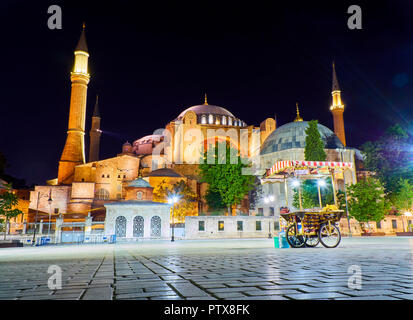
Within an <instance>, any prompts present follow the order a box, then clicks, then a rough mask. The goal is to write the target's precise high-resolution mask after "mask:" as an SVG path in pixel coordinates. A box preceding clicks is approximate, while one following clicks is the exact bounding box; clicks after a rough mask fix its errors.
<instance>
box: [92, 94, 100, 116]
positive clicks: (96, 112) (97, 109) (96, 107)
mask: <svg viewBox="0 0 413 320" xmlns="http://www.w3.org/2000/svg"><path fill="white" fill-rule="evenodd" d="M92 117H97V118H100V112H99V95H96V103H95V108H94V109H93V116H92Z"/></svg>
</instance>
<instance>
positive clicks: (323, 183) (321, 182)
mask: <svg viewBox="0 0 413 320" xmlns="http://www.w3.org/2000/svg"><path fill="white" fill-rule="evenodd" d="M318 185H319V186H320V187H325V186H326V182H325V181H324V180H318Z"/></svg>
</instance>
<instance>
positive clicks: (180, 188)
mask: <svg viewBox="0 0 413 320" xmlns="http://www.w3.org/2000/svg"><path fill="white" fill-rule="evenodd" d="M174 195H176V196H178V198H179V201H178V202H177V203H176V205H175V208H174V213H173V214H174V216H173V218H174V219H173V221H176V220H178V221H182V222H183V221H185V217H186V216H193V215H195V214H196V208H197V201H196V200H197V196H196V194H195V193H194V192H193V191H192V189H191V188H190V187H189V185H188V184H187V183H186V182H185V181H184V180H180V181H178V182H177V183H175V184H174V185H173V186H172V188H168V189H167V197H170V196H174Z"/></svg>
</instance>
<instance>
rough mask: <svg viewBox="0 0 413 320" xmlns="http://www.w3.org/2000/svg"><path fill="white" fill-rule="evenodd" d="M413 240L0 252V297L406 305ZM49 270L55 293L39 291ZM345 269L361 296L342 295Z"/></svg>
mask: <svg viewBox="0 0 413 320" xmlns="http://www.w3.org/2000/svg"><path fill="white" fill-rule="evenodd" d="M412 253H413V239H409V238H388V237H386V238H346V239H343V240H342V243H341V244H340V246H339V247H338V248H335V249H326V248H324V247H317V248H302V249H275V248H274V247H273V242H272V240H269V239H260V240H203V241H176V242H174V243H171V242H168V241H158V242H156V241H148V242H138V243H135V244H124V245H120V244H117V245H66V246H51V247H38V248H7V249H0V299H11V300H27V299H36V300H40V299H58V300H63V299H65V300H67V299H69V300H78V299H81V300H91V299H92V300H106V299H116V300H118V299H133V300H147V299H150V300H159V299H171V300H186V299H188V300H190V299H201V300H207V299H210V300H215V299H226V300H227V299H229V300H234V299H235V300H252V299H258V300H268V299H271V300H288V299H336V300H352V299H363V300H370V299H380V300H398V299H409V300H411V299H413V266H412V261H413V260H412V257H413V254H412ZM50 265H58V266H59V267H60V268H61V269H62V289H59V290H50V289H49V288H48V285H47V283H48V278H49V277H50V276H51V275H52V274H51V273H50V274H49V273H48V272H47V271H48V268H49V266H50ZM352 265H356V266H359V267H360V268H361V280H362V283H361V285H362V287H361V289H360V290H354V289H350V288H349V287H348V283H349V277H350V276H351V275H353V273H352V272H351V271H350V272H349V267H350V266H352Z"/></svg>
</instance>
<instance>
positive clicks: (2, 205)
mask: <svg viewBox="0 0 413 320" xmlns="http://www.w3.org/2000/svg"><path fill="white" fill-rule="evenodd" d="M5 187H6V191H4V192H2V193H1V194H0V217H4V218H5V222H6V224H7V222H8V221H9V220H10V219H11V218H15V217H17V216H18V215H20V214H23V212H22V211H21V210H19V209H17V208H16V206H17V204H18V203H19V198H18V197H17V195H16V194H14V193H13V191H12V187H11V185H6V186H5ZM2 220H3V219H2ZM3 221H4V220H3ZM5 238H6V230H5V228H4V239H5Z"/></svg>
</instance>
